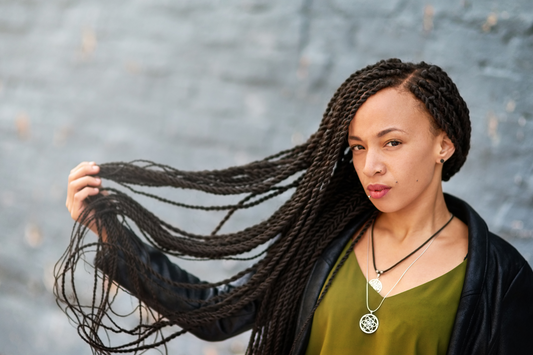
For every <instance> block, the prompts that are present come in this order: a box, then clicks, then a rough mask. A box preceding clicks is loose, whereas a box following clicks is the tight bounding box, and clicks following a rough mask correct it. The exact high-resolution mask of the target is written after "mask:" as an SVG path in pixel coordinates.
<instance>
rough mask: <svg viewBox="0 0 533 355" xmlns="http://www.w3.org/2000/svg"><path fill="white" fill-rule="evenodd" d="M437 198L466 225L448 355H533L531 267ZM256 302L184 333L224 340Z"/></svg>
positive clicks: (177, 275) (251, 316) (332, 254)
mask: <svg viewBox="0 0 533 355" xmlns="http://www.w3.org/2000/svg"><path fill="white" fill-rule="evenodd" d="M445 199H446V204H447V206H448V209H449V210H450V212H452V213H453V214H454V215H455V216H456V217H458V218H459V219H461V220H462V221H463V222H464V223H465V224H467V225H468V231H469V245H468V261H467V269H466V275H465V282H464V286H463V290H462V293H461V299H460V302H459V307H458V309H457V315H456V319H455V324H454V327H453V332H452V336H451V339H450V344H449V347H448V354H450V355H459V354H465V355H466V354H468V355H472V354H502V355H503V354H506V355H510V354H513V355H516V354H533V272H532V270H531V267H530V266H529V265H528V263H527V262H526V260H524V258H523V257H522V256H521V255H520V254H519V253H518V251H516V249H515V248H514V247H512V246H511V245H510V244H508V243H507V242H506V241H504V240H503V239H501V238H500V237H498V236H496V235H494V234H492V233H490V232H489V231H488V228H487V225H486V223H485V222H484V221H483V219H482V218H481V217H480V216H479V215H478V214H477V213H476V212H475V211H474V210H473V209H472V207H470V206H469V205H468V204H467V203H465V202H464V201H462V200H460V199H458V198H456V197H453V196H450V195H445ZM368 217H369V216H366V217H365V218H361V219H358V220H356V221H352V222H351V223H349V224H348V226H347V227H346V228H345V230H344V231H343V232H342V233H340V234H339V236H338V237H337V238H335V239H334V240H333V241H332V243H331V244H330V245H329V246H328V248H327V249H326V250H325V251H324V253H323V254H322V256H321V257H320V258H319V259H318V260H317V262H316V263H315V265H314V267H313V270H312V272H311V275H310V277H309V281H308V283H307V286H306V288H305V291H304V295H303V298H302V303H301V305H300V311H299V316H298V323H297V324H298V328H297V329H299V330H300V329H301V327H302V326H303V324H304V322H305V320H306V319H307V318H308V316H309V315H310V312H311V311H312V309H313V306H314V304H315V302H316V300H317V298H318V294H319V292H320V290H321V289H322V285H323V284H324V282H325V280H326V278H327V276H328V274H329V272H330V271H331V268H332V267H333V265H334V264H335V262H336V260H337V258H338V257H339V255H340V253H341V251H342V249H343V248H344V246H345V245H346V243H347V242H348V240H349V239H350V238H351V237H352V236H353V234H354V233H355V231H356V230H357V229H358V228H360V227H361V226H362V224H363V223H364V222H365V220H366V219H367V218H368ZM132 237H133V238H134V240H135V242H136V244H137V246H138V250H139V253H140V255H141V257H142V258H143V259H144V260H145V261H147V262H149V263H150V264H151V266H152V267H153V268H154V269H155V270H157V271H158V272H159V273H161V274H162V275H163V276H165V277H168V278H170V279H172V280H174V281H176V282H201V281H200V280H199V279H198V278H196V277H195V276H193V275H191V274H189V273H187V272H186V271H184V270H182V269H180V268H179V267H178V266H176V265H175V264H173V263H172V262H170V261H169V260H168V259H167V257H166V256H165V255H164V254H163V253H161V252H159V251H158V250H156V249H154V248H152V247H150V246H148V245H146V244H144V243H142V242H141V241H140V240H138V239H137V238H136V237H134V236H133V235H132ZM115 275H116V278H115V280H116V281H117V282H118V283H119V284H121V285H122V286H123V287H125V288H126V289H128V290H133V287H132V285H131V282H130V280H129V278H128V277H127V275H128V271H127V267H126V266H125V265H123V264H121V263H119V266H118V269H117V273H116V274H115ZM147 277H150V276H147ZM151 280H154V278H153V277H152V278H151ZM155 282H157V281H155ZM243 282H246V278H243V279H241V280H239V281H238V282H236V283H234V284H229V285H224V286H221V287H217V288H210V289H207V290H184V289H179V288H173V289H169V291H170V292H164V293H161V294H160V295H157V302H158V303H159V304H161V305H163V306H164V307H165V308H166V309H167V310H170V311H186V310H192V309H195V308H197V307H198V305H195V304H191V303H186V302H182V301H177V300H176V298H175V297H172V295H173V294H174V295H176V294H179V295H181V296H184V297H186V298H194V299H205V300H208V299H209V298H211V297H213V296H216V295H218V294H220V293H224V292H228V291H229V290H230V289H231V288H233V287H235V286H237V285H239V284H241V283H243ZM137 296H138V297H139V298H140V299H141V300H143V301H144V302H145V303H147V304H148V305H150V304H151V303H152V304H153V301H152V296H151V294H150V293H149V292H148V291H147V290H144V289H142V288H141V290H140V291H139V292H138V294H137ZM258 307H259V304H257V303H250V304H249V305H248V306H246V307H244V308H243V309H242V310H241V311H240V312H239V313H237V314H235V315H234V316H232V317H230V318H225V319H222V320H219V321H217V322H214V323H212V324H209V325H207V326H204V327H202V328H199V329H194V330H191V333H193V334H195V335H196V336H198V337H199V338H201V339H205V340H211V341H218V340H223V339H227V338H229V337H231V336H234V335H236V334H239V333H241V332H244V331H246V330H249V329H251V328H252V326H253V324H254V321H255V314H256V311H257V310H258ZM310 333H311V322H309V323H308V325H307V326H306V329H305V330H304V333H303V334H304V336H301V337H300V338H299V339H298V340H297V342H296V344H295V347H294V350H295V351H294V353H295V354H298V355H300V354H304V353H305V350H306V347H307V343H308V341H309V335H310Z"/></svg>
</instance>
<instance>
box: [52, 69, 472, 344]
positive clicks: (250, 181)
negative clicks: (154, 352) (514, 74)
mask: <svg viewBox="0 0 533 355" xmlns="http://www.w3.org/2000/svg"><path fill="white" fill-rule="evenodd" d="M387 87H397V88H401V89H402V90H408V91H409V92H411V93H412V94H413V95H414V96H415V97H416V98H417V99H418V100H420V102H421V103H423V107H424V109H425V110H427V111H428V112H429V113H430V114H431V116H432V117H433V119H434V121H433V122H432V125H433V126H434V127H436V128H437V129H440V130H443V131H445V132H446V133H447V135H448V137H449V138H450V139H451V140H452V142H453V143H454V145H455V153H454V155H453V156H452V157H451V158H450V159H449V160H448V161H446V163H445V164H444V167H443V173H442V179H443V180H445V181H447V180H448V179H449V178H450V177H451V176H452V175H454V174H455V173H456V172H457V171H459V169H460V168H461V166H462V165H463V163H464V161H465V159H466V155H467V154H468V150H469V144H470V143H469V142H470V120H469V112H468V108H467V106H466V104H465V102H464V101H463V99H462V98H461V96H460V95H459V92H458V90H457V88H456V86H455V84H454V83H453V82H452V81H451V79H450V78H449V77H448V75H447V74H446V73H445V72H444V71H443V70H442V69H440V68H439V67H437V66H434V65H429V64H426V63H424V62H422V63H418V64H413V63H403V62H401V61H400V60H398V59H389V60H384V61H380V62H378V63H376V64H374V65H370V66H368V67H366V68H364V69H362V70H359V71H357V72H355V73H354V74H352V75H351V76H350V77H349V78H348V79H347V80H346V81H345V82H344V83H343V84H342V85H341V86H340V88H339V89H338V90H337V91H336V93H335V94H334V96H333V98H332V99H331V101H330V102H329V104H328V105H327V108H326V110H325V113H324V116H323V119H322V121H321V123H320V126H319V128H318V130H317V132H316V133H314V134H313V135H312V136H311V137H310V138H309V139H308V141H307V142H306V143H304V144H302V145H299V146H296V147H294V148H292V149H289V150H285V151H282V152H280V153H278V154H276V155H273V156H270V157H267V158H265V159H263V160H260V161H256V162H252V163H250V164H247V165H243V166H237V167H231V168H228V169H224V170H217V171H200V172H187V171H181V170H177V169H174V168H172V167H169V166H165V165H161V164H156V163H153V162H148V161H136V162H132V163H107V164H102V165H100V174H99V175H100V177H102V178H105V179H109V180H112V181H114V182H116V183H119V184H120V185H122V186H124V187H126V188H128V189H130V190H131V191H133V192H139V193H142V194H145V195H149V194H147V193H146V192H140V191H138V190H137V189H136V188H134V185H141V186H144V187H159V186H167V187H174V188H180V189H193V190H200V191H203V192H207V193H210V194H215V195H238V196H241V197H240V198H241V199H240V201H238V202H237V203H234V204H229V205H225V206H193V205H187V204H183V203H179V202H174V201H169V200H165V199H163V198H160V197H159V198H158V199H159V200H162V201H163V202H168V203H172V204H174V205H177V206H181V207H184V208H192V209H201V210H206V211H226V215H225V217H224V218H223V219H222V220H221V221H220V223H219V224H218V226H217V227H216V228H215V229H214V230H213V232H212V233H211V234H209V235H198V234H193V233H190V232H188V231H184V230H182V229H180V228H178V227H176V226H173V225H171V224H170V223H168V222H165V221H163V220H161V219H160V218H158V217H157V216H155V215H154V214H152V213H151V212H149V211H148V210H146V209H144V208H143V207H142V206H141V205H140V204H139V203H137V202H136V201H135V200H133V199H132V198H131V197H129V196H128V195H126V194H125V193H124V192H121V191H119V190H115V189H108V192H109V193H108V194H106V195H102V194H100V195H98V196H96V197H95V198H92V201H91V202H90V204H89V205H88V207H87V208H86V209H85V210H84V213H83V215H82V216H81V217H80V219H79V220H78V223H76V224H75V226H74V229H73V233H72V238H71V241H70V245H69V246H68V248H67V250H66V252H65V254H64V255H63V257H62V258H61V260H60V261H59V262H58V264H57V265H56V270H55V276H56V287H55V293H56V297H57V299H58V304H59V305H60V306H61V307H62V308H63V309H64V311H65V312H66V313H67V314H68V315H69V317H70V318H71V319H72V320H73V321H74V322H75V323H76V324H77V325H78V333H79V334H80V336H81V337H82V338H83V339H84V340H85V341H87V342H88V343H89V344H90V345H91V347H92V349H93V351H94V352H95V353H98V354H109V353H121V352H137V351H142V350H144V349H148V348H152V347H157V346H160V345H164V344H166V342H168V341H169V340H170V339H172V338H174V337H176V336H178V335H180V334H182V333H184V332H186V331H192V332H194V329H198V328H200V327H202V326H205V325H208V324H210V323H213V322H215V321H217V320H220V319H224V318H227V317H231V316H232V315H234V314H236V313H237V312H239V311H240V310H242V309H243V308H244V307H247V306H248V305H250V304H256V305H257V307H258V309H257V311H256V312H257V313H256V320H255V326H254V327H253V330H252V334H251V337H250V341H249V344H248V349H247V353H248V354H288V353H290V351H291V348H292V346H293V343H294V340H295V338H296V337H297V335H298V334H299V332H301V329H296V320H297V318H298V307H299V302H300V300H301V298H302V293H303V290H304V287H305V285H306V283H307V281H308V277H309V275H310V272H311V269H312V267H313V265H314V263H315V261H316V260H317V259H318V257H319V256H320V255H321V253H322V252H323V251H324V249H325V248H326V247H327V245H328V244H329V243H330V242H331V240H332V239H333V238H335V237H336V236H337V235H338V234H339V233H340V232H341V231H342V229H343V228H344V227H345V226H346V224H347V223H348V222H349V221H350V220H352V219H354V218H357V217H360V216H362V215H367V214H368V213H369V211H370V210H372V209H374V207H373V205H372V204H371V203H370V202H369V201H368V198H367V197H366V196H365V193H364V190H363V188H362V186H361V184H360V182H359V179H358V177H357V175H356V173H355V170H354V168H353V166H352V162H351V152H350V151H349V149H348V143H347V132H348V126H349V124H350V121H351V120H352V119H353V117H354V116H355V113H356V112H357V110H358V109H359V107H361V105H362V104H363V103H364V102H365V101H366V100H367V99H368V98H369V97H370V96H372V95H374V94H375V93H376V92H378V91H379V90H382V89H384V88H387ZM289 190H293V193H292V195H291V197H290V198H289V199H287V201H285V202H284V203H283V205H282V206H281V207H279V209H277V210H276V211H275V212H274V213H273V214H272V215H271V216H270V217H269V218H267V219H266V220H264V221H262V222H260V223H257V224H255V225H253V226H250V227H248V228H246V229H244V230H241V231H238V232H235V233H228V234H221V233H220V229H221V227H222V226H223V225H224V224H225V223H226V222H227V221H228V219H229V218H230V217H231V216H232V215H233V214H234V212H236V211H237V210H241V209H246V208H251V207H253V206H256V205H258V204H260V203H262V202H264V201H266V200H268V199H270V198H272V197H274V196H278V195H280V194H282V193H284V192H286V191H289ZM150 196H151V195H150ZM89 223H95V224H96V226H97V228H98V230H99V231H100V232H104V231H105V232H106V234H107V240H106V241H105V242H103V241H102V240H99V241H98V242H93V243H86V242H85V241H84V237H85V235H86V233H87V231H88V228H87V227H85V225H88V224H89ZM124 225H128V226H129V225H131V226H135V228H137V229H138V231H139V232H140V233H141V234H142V235H143V236H144V237H145V238H146V240H147V241H148V243H149V244H151V245H152V246H153V247H154V248H156V249H159V250H160V251H163V252H164V253H166V254H170V255H174V256H178V257H184V256H188V257H193V258H201V259H230V258H239V257H242V255H243V254H245V253H249V252H251V251H256V250H258V248H259V249H260V248H261V247H263V249H264V251H263V252H262V253H260V255H261V256H262V257H261V258H258V259H259V260H258V261H256V262H255V263H254V264H253V265H252V266H250V267H249V268H247V269H245V270H243V271H241V272H239V273H237V274H236V275H234V276H233V277H231V278H229V279H226V280H222V281H220V282H216V283H197V282H192V283H186V282H181V283H178V282H175V281H172V280H170V279H167V278H166V277H164V276H163V275H162V274H161V273H160V272H159V271H158V270H157V269H154V268H153V267H152V266H150V264H149V263H148V260H146V256H145V255H139V252H138V251H137V250H138V249H137V247H136V243H137V240H138V239H137V237H135V236H133V235H132V232H131V230H130V229H129V228H125V227H124ZM88 251H93V252H96V255H97V256H96V263H97V265H98V268H99V270H100V271H97V272H95V273H94V275H93V278H92V280H93V285H92V286H93V291H92V296H91V297H87V295H80V294H78V293H77V287H76V286H77V285H78V286H79V282H80V281H79V282H78V283H76V282H75V281H76V280H77V279H76V278H75V277H74V275H75V273H76V266H77V265H78V264H79V263H80V262H81V261H83V260H84V255H85V254H86V253H87V252H88ZM345 259H346V256H345V257H344V258H343V260H345ZM119 263H122V264H123V265H126V266H125V267H126V269H127V270H128V275H127V278H128V281H127V284H128V286H125V285H123V287H125V288H127V290H128V292H130V293H132V294H133V295H137V296H140V295H142V297H140V298H142V299H143V302H145V303H146V304H147V305H148V306H149V307H146V306H145V303H143V302H141V301H139V302H138V303H137V304H136V305H134V306H135V307H134V310H133V311H134V312H136V314H137V315H138V318H139V319H140V321H139V320H138V321H137V323H133V324H130V327H129V328H127V327H126V326H125V325H124V324H123V323H121V322H120V320H119V319H118V318H119V317H120V316H119V313H120V312H119V311H118V310H116V309H115V308H114V307H113V306H114V305H115V304H114V301H115V299H116V298H117V297H119V296H117V289H116V287H115V286H114V283H113V281H114V280H115V274H114V270H115V268H116V267H117V265H118V264H119ZM339 267H340V266H339ZM102 271H103V272H102ZM335 273H336V272H335ZM243 277H244V279H245V280H246V282H244V283H242V282H241V283H238V286H236V287H233V288H229V289H228V292H226V293H220V294H218V295H216V296H215V297H212V298H210V299H208V300H201V299H189V298H187V297H186V296H185V295H187V294H189V293H187V292H183V293H176V292H174V293H172V292H171V291H169V290H172V289H176V288H179V289H181V290H210V289H213V288H216V287H223V286H224V285H228V284H230V283H232V282H234V281H237V280H241V279H243ZM149 280H155V281H149ZM85 282H86V281H85ZM165 293H168V296H169V297H174V298H175V302H177V303H179V302H185V303H188V304H195V305H197V307H195V308H194V309H191V310H187V311H172V310H168V309H164V307H163V306H162V305H160V304H158V303H157V301H155V300H156V299H157V298H156V295H160V294H165ZM191 294H194V293H191ZM319 301H320V300H319ZM315 308H316V307H315ZM175 324H177V325H179V327H181V330H176V328H171V326H173V325H175ZM116 333H122V334H127V335H130V336H131V338H128V340H125V341H124V343H123V344H121V345H111V344H110V343H111V340H113V339H111V338H114V337H117V338H120V339H123V338H122V337H121V336H119V335H116Z"/></svg>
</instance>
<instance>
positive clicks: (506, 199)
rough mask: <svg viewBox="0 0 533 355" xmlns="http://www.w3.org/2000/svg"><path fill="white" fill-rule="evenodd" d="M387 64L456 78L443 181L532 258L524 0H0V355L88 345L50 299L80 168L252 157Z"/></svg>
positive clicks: (236, 347) (195, 165)
mask: <svg viewBox="0 0 533 355" xmlns="http://www.w3.org/2000/svg"><path fill="white" fill-rule="evenodd" d="M389 57H399V58H402V59H404V60H411V61H420V60H424V61H427V62H431V63H435V64H438V65H440V66H441V67H443V68H444V69H445V70H446V71H447V72H448V73H449V74H450V76H451V77H452V78H453V79H454V80H455V81H456V83H457V85H458V87H459V89H460V91H461V93H462V94H463V96H464V98H465V100H466V101H467V103H468V104H469V107H470V110H471V118H472V123H473V135H472V150H471V153H470V156H469V160H468V161H467V163H466V165H465V166H464V168H463V169H462V170H461V172H460V173H459V174H458V175H457V176H456V177H454V178H453V179H452V180H451V182H449V183H446V184H445V190H446V191H449V192H451V193H454V194H457V195H458V196H460V197H462V198H464V199H465V200H467V201H468V202H469V203H470V204H472V205H473V206H474V207H475V208H476V209H477V210H478V212H479V213H480V214H481V215H482V216H483V217H484V218H485V219H486V221H487V223H488V224H489V226H490V228H491V229H492V230H493V231H494V232H496V233H499V234H500V235H502V236H503V237H505V238H506V239H508V240H509V241H510V242H511V243H512V244H514V245H515V246H517V247H518V248H519V250H520V251H521V253H522V254H523V255H524V256H525V257H526V258H528V260H529V261H530V263H532V262H533V218H531V216H532V210H533V174H532V171H533V159H532V155H533V143H532V139H533V94H532V92H533V75H532V74H533V60H532V58H533V2H532V1H529V0H508V1H504V0H502V1H473V0H452V1H435V0H433V1H416V0H411V1H410V0H381V1H379V2H377V1H363V0H323V1H319V0H315V1H313V0H299V1H268V0H226V1H215V0H211V1H208V0H194V1H193V0H175V1H170V0H151V1H148V0H132V1H128V2H124V1H116V0H108V1H102V0H92V1H90V0H80V1H67V0H47V1H36V0H27V1H15V0H3V1H0V163H1V170H0V179H1V181H2V183H1V184H0V209H1V213H0V238H1V241H2V243H1V244H0V354H1V355H22V354H34V355H40V354H43V355H44V354H52V353H53V354H56V355H62V354H79V355H84V354H90V349H89V348H88V347H87V346H86V345H85V343H83V342H82V341H81V340H80V339H79V337H78V335H77V333H76V330H75V328H74V327H72V326H71V325H70V324H69V323H68V320H67V318H66V316H65V315H64V314H63V313H62V312H61V311H60V310H59V308H58V307H57V306H56V304H55V299H54V297H53V295H52V285H53V277H52V269H53V266H54V263H55V262H56V261H57V260H58V258H59V257H60V255H61V253H62V252H63V251H64V249H65V247H66V246H67V244H68V240H69V235H70V231H71V228H72V224H73V223H72V221H71V220H70V217H69V215H68V213H67V211H66V209H65V207H64V202H65V198H66V180H67V176H68V173H69V171H70V169H71V168H73V167H74V166H75V165H76V164H78V162H80V161H82V160H94V161H96V162H106V161H129V160H133V159H137V158H145V159H151V160H154V161H157V162H162V163H166V164H169V165H172V166H175V167H180V168H182V169H188V170H198V169H208V168H209V169H213V168H222V167H226V166H230V165H235V164H242V163H246V162H249V161H252V160H255V159H259V158H262V157H264V156H266V155H269V154H272V153H275V152H277V151H279V150H281V149H286V148H289V147H291V146H293V145H294V144H297V143H300V142H302V141H304V140H305V139H306V137H308V136H309V135H310V134H311V133H312V132H314V131H315V129H316V128H317V126H318V123H319V121H320V119H321V115H322V111H323V110H324V108H325V105H326V103H327V101H328V100H329V99H330V97H331V96H332V94H333V92H334V91H335V89H336V88H337V87H338V86H339V85H340V84H341V83H342V81H343V80H344V79H345V78H346V77H347V76H348V75H349V74H351V73H352V72H353V71H355V70H356V69H359V68H361V67H362V66H365V65H368V64H372V63H374V62H376V61H377V60H379V59H383V58H389ZM156 208H160V207H156ZM165 211H167V210H165V207H164V206H163V207H161V213H163V214H164V213H168V215H169V218H173V221H174V222H175V223H176V224H178V225H180V226H184V227H185V228H188V229H192V230H195V228H199V229H201V228H202V226H203V224H204V221H203V220H202V218H200V217H198V216H196V215H189V214H187V213H185V212H184V213H183V214H181V213H180V214H179V215H174V214H173V213H174V212H175V211H173V212H165ZM253 217H254V216H243V217H241V219H240V220H238V221H237V223H242V225H246V224H247V223H249V221H250V219H251V218H253ZM190 269H191V270H193V271H194V272H196V273H198V274H199V275H207V276H210V272H209V271H208V270H213V267H212V266H211V268H210V267H209V266H203V264H202V265H197V264H193V265H191V267H190ZM216 269H217V274H216V275H215V276H217V277H218V276H220V277H223V276H224V273H227V272H230V273H231V272H235V270H234V266H232V265H223V267H222V268H216ZM219 269H220V270H219ZM246 339H247V337H246V335H243V336H241V337H239V338H237V339H233V340H229V341H227V342H224V343H216V344H209V343H204V342H200V341H196V340H195V339H193V337H191V336H186V337H182V339H177V340H176V341H173V342H172V343H171V344H170V348H169V353H172V354H176V355H179V354H210V355H213V354H238V353H242V349H243V347H244V346H245V343H246Z"/></svg>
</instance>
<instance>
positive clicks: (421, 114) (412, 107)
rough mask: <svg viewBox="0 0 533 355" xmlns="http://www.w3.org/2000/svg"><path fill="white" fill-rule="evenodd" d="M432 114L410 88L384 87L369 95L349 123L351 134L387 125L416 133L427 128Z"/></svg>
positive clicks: (365, 133)
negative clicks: (408, 90)
mask: <svg viewBox="0 0 533 355" xmlns="http://www.w3.org/2000/svg"><path fill="white" fill-rule="evenodd" d="M432 119H433V118H432V117H431V116H430V115H429V113H428V112H427V111H426V110H425V109H424V107H423V104H422V103H421V102H420V101H419V100H418V99H416V98H415V97H414V96H413V94H411V93H410V92H407V91H404V90H399V89H396V88H386V89H383V90H380V91H378V92H377V93H376V94H374V95H372V96H370V97H369V98H368V100H367V101H366V102H365V103H364V104H363V105H361V107H360V108H359V109H358V110H357V113H356V114H355V116H354V118H353V119H352V122H351V123H350V134H352V133H357V135H358V136H359V135H361V136H363V135H368V134H375V133H376V132H379V131H381V130H383V129H387V128H389V127H392V126H394V127H397V128H400V129H402V130H404V131H406V132H413V133H416V132H417V131H422V130H424V131H427V130H429V129H430V122H431V120H432Z"/></svg>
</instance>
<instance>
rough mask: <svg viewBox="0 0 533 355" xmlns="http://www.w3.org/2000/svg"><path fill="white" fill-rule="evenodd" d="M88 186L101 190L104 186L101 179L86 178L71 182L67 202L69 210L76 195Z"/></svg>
mask: <svg viewBox="0 0 533 355" xmlns="http://www.w3.org/2000/svg"><path fill="white" fill-rule="evenodd" d="M87 186H89V187H98V188H100V187H101V186H102V180H101V179H100V178H99V177H93V176H84V177H81V178H79V179H77V180H74V181H71V182H69V184H68V189H67V201H66V205H67V208H68V207H69V205H70V202H71V201H72V200H73V198H74V196H75V195H76V193H78V192H79V191H80V190H81V189H83V188H84V187H87Z"/></svg>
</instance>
